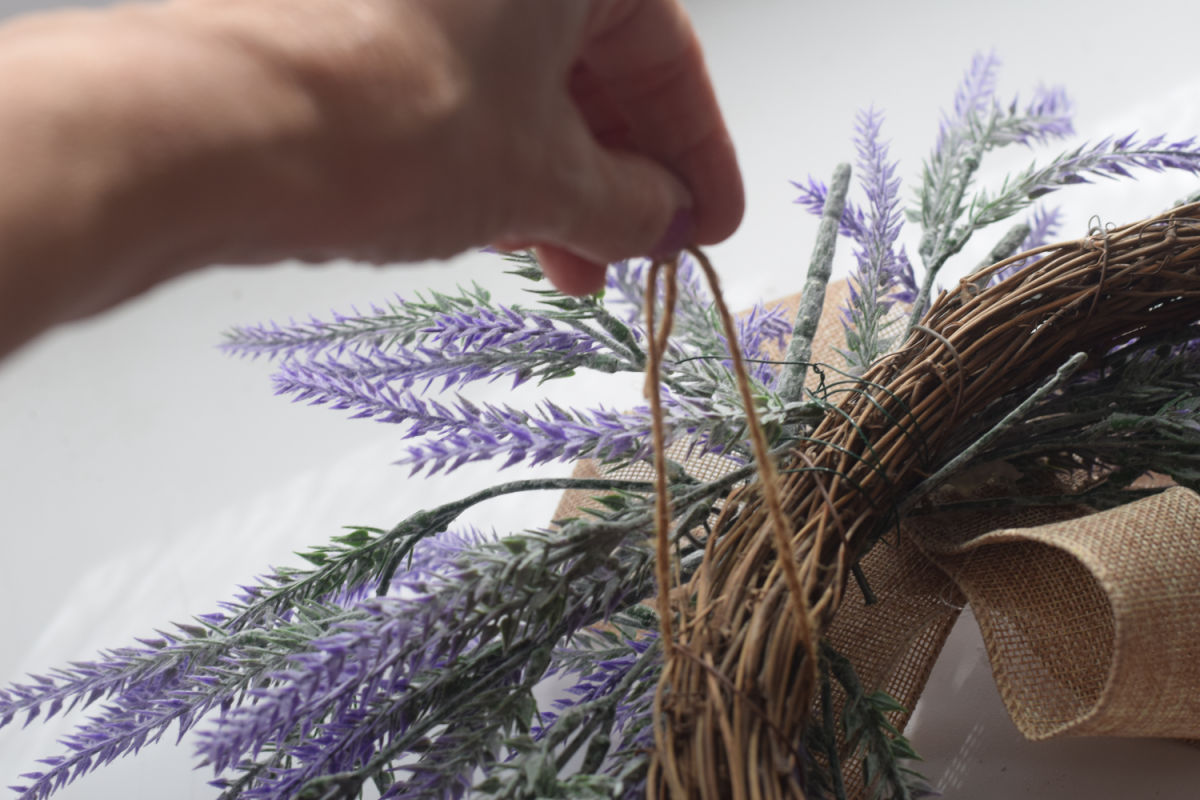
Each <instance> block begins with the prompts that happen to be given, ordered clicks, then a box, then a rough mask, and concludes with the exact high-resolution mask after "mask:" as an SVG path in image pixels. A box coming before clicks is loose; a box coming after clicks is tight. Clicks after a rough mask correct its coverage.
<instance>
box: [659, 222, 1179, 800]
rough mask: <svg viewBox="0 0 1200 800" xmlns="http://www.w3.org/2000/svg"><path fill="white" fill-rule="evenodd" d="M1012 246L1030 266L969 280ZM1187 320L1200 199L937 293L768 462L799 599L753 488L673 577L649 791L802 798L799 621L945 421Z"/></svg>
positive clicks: (879, 521) (807, 692) (826, 608)
mask: <svg viewBox="0 0 1200 800" xmlns="http://www.w3.org/2000/svg"><path fill="white" fill-rule="evenodd" d="M1023 259H1030V260H1032V261H1033V264H1032V266H1030V267H1027V268H1025V269H1023V270H1021V271H1019V272H1017V273H1016V274H1015V275H1013V276H1012V277H1010V278H1008V279H1007V280H1005V281H1003V282H1001V283H999V284H997V285H995V286H992V287H989V288H986V289H983V290H979V289H977V287H979V286H984V285H986V283H987V279H988V277H989V276H990V275H992V274H994V273H996V272H997V271H999V270H1001V269H1003V268H1004V267H1005V266H1007V265H1009V264H1011V263H1014V262H1016V261H1018V260H1023ZM1197 319H1200V204H1192V205H1187V206H1183V207H1180V208H1177V209H1175V210H1173V211H1171V212H1168V213H1167V214H1164V215H1162V216H1160V217H1156V218H1154V219H1150V220H1147V221H1144V222H1140V223H1136V224H1133V225H1129V226H1126V227H1123V228H1119V229H1115V230H1111V231H1107V232H1105V231H1097V232H1095V233H1093V235H1090V236H1088V237H1087V238H1084V239H1082V240H1079V241H1075V242H1069V243H1065V244H1059V245H1053V246H1048V247H1044V248H1040V249H1039V250H1035V251H1032V252H1030V253H1022V254H1019V255H1017V256H1014V257H1013V258H1012V259H1009V260H1008V261H1005V262H1001V263H999V264H996V265H993V266H991V267H989V268H987V269H985V270H983V271H981V272H980V273H977V274H975V275H972V276H970V277H969V278H967V279H964V280H963V281H962V282H961V284H960V288H959V289H958V290H956V291H952V292H947V293H945V294H943V295H942V296H941V297H940V298H939V299H938V301H937V302H936V303H935V304H934V306H933V308H932V309H931V310H930V311H929V312H928V313H927V314H926V315H925V317H924V318H923V319H922V321H921V324H920V325H918V326H916V327H915V328H914V329H913V331H912V333H911V335H910V336H909V338H908V340H907V341H906V342H905V343H904V345H903V347H902V348H900V349H899V350H898V351H896V352H894V353H892V354H890V355H888V356H887V357H885V358H883V359H881V360H880V361H879V362H877V363H876V364H875V365H874V366H873V367H872V368H871V369H870V370H869V371H868V372H867V373H866V375H864V376H863V377H862V379H861V380H860V381H859V382H858V384H857V385H856V386H854V387H853V390H848V391H846V393H845V394H844V396H843V400H842V401H841V402H840V403H839V404H837V405H834V406H831V407H830V410H829V413H828V414H827V415H826V416H825V418H824V421H823V422H821V423H820V424H819V425H818V426H817V428H816V430H815V431H814V432H813V433H812V434H811V435H810V436H809V437H808V438H807V439H805V440H803V441H802V442H801V443H799V444H798V445H797V446H796V447H795V448H793V449H792V450H791V452H790V453H789V454H788V455H787V456H786V457H784V458H783V459H782V460H781V463H780V464H779V479H778V480H779V483H778V486H779V489H780V493H781V497H782V502H783V508H784V511H785V513H786V515H787V517H788V519H789V520H790V528H791V530H790V534H791V536H790V538H791V545H792V553H791V555H792V557H793V558H794V560H795V561H794V563H795V564H796V565H797V567H798V569H799V572H800V578H801V583H802V586H803V591H804V593H805V597H804V601H805V602H804V603H803V604H796V603H795V602H794V598H792V597H790V595H789V591H788V586H787V582H786V580H785V576H784V572H783V570H782V569H781V568H780V565H779V559H778V558H777V555H778V553H777V549H776V546H775V535H774V532H773V531H772V528H771V526H770V524H769V522H768V516H767V512H766V510H765V508H764V505H763V503H762V501H761V499H759V493H758V492H757V491H756V489H755V487H753V486H751V487H750V488H748V489H746V490H743V491H742V492H740V493H739V494H738V495H737V496H735V497H734V498H731V500H732V501H731V502H728V503H726V504H725V506H724V511H723V514H722V517H721V518H720V519H719V521H718V525H717V526H716V528H715V529H714V530H715V534H716V535H715V536H713V537H712V539H711V540H710V544H709V547H708V550H707V552H706V554H705V558H704V562H703V564H702V566H701V568H700V569H699V571H698V572H697V573H696V574H695V575H694V577H693V578H692V579H691V581H690V582H689V583H688V585H687V586H686V587H685V590H684V592H683V593H682V594H683V596H684V597H686V602H683V603H681V604H680V606H681V608H680V609H679V624H678V626H677V627H676V634H675V642H674V646H673V647H671V648H669V650H670V654H669V656H668V659H667V663H666V665H665V667H664V672H663V677H662V681H661V683H660V686H659V692H660V707H661V709H662V719H660V720H659V721H658V724H659V725H660V726H661V737H660V739H659V741H660V747H659V749H658V751H657V752H656V753H655V757H654V761H653V764H652V770H651V780H650V782H649V787H650V792H651V794H657V795H660V796H661V795H665V794H667V793H678V792H680V791H682V792H684V793H685V794H686V795H687V796H694V797H703V798H785V797H786V798H797V797H803V789H802V785H801V781H802V764H801V754H800V753H798V752H797V750H796V748H797V743H798V742H800V741H802V738H803V732H804V729H805V726H806V724H807V723H808V718H809V714H810V709H811V708H812V707H813V700H814V693H815V691H816V681H815V676H816V665H815V664H813V663H812V658H811V653H813V652H815V642H813V641H810V640H809V637H811V636H813V635H817V636H819V635H820V634H821V633H822V632H823V631H825V630H826V629H827V628H828V625H829V623H830V621H831V620H832V618H833V616H834V614H835V613H836V611H837V609H838V606H839V605H840V603H841V599H842V595H843V592H844V590H845V587H846V581H847V576H848V575H849V574H850V569H851V567H852V566H853V565H854V564H855V563H857V561H858V559H859V558H860V557H861V556H862V555H863V553H865V552H866V551H867V550H868V549H869V548H870V546H871V545H872V544H873V543H874V541H875V540H876V539H878V538H879V536H880V535H881V534H882V533H883V532H884V531H885V530H886V529H887V528H888V526H889V524H890V523H891V522H893V521H894V516H895V514H894V512H895V509H896V508H897V507H898V506H899V505H900V504H901V503H902V502H903V501H904V499H905V498H906V495H907V494H908V493H910V492H912V490H913V489H914V487H916V486H917V485H918V484H920V483H921V481H922V480H924V479H925V478H927V477H928V476H929V475H930V474H932V473H933V472H934V471H935V470H936V469H937V468H938V467H939V466H941V465H942V464H944V463H945V462H946V461H948V460H949V459H950V458H951V457H953V456H954V455H955V453H954V452H953V451H952V449H951V448H950V447H948V443H949V442H951V441H952V440H953V438H954V437H953V434H954V433H955V431H956V429H958V428H959V427H960V426H961V425H962V424H963V423H964V422H965V421H967V420H969V419H971V417H972V416H974V415H976V414H978V413H980V412H981V411H983V410H984V408H985V407H987V406H988V405H989V404H992V403H993V402H994V401H995V400H996V399H997V398H1001V397H1006V396H1014V393H1017V392H1018V391H1019V390H1026V393H1028V391H1029V390H1032V388H1033V387H1034V386H1035V385H1037V384H1038V383H1040V382H1042V381H1044V380H1045V379H1046V378H1047V377H1048V376H1050V375H1052V374H1053V373H1054V372H1055V371H1056V370H1057V369H1058V368H1059V367H1061V366H1062V365H1063V364H1064V362H1066V361H1067V360H1068V359H1069V358H1070V357H1071V356H1073V355H1074V354H1076V353H1084V354H1086V355H1087V356H1088V357H1089V358H1093V357H1096V356H1099V355H1102V354H1103V353H1105V352H1107V351H1108V350H1109V349H1111V348H1112V347H1113V346H1114V345H1115V344H1117V343H1120V342H1126V341H1128V340H1130V339H1134V338H1137V337H1144V336H1150V335H1153V334H1157V333H1162V332H1165V331H1170V330H1173V329H1177V328H1180V327H1182V326H1185V325H1187V324H1190V323H1192V322H1194V321H1196V320H1197ZM798 605H803V606H804V607H806V608H807V609H808V615H809V618H808V619H806V620H801V619H798V618H797V612H796V611H795V609H796V608H797V607H798ZM805 632H811V633H808V634H807V636H806V634H805Z"/></svg>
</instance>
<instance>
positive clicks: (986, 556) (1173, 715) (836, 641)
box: [557, 285, 1200, 787]
mask: <svg viewBox="0 0 1200 800" xmlns="http://www.w3.org/2000/svg"><path fill="white" fill-rule="evenodd" d="M844 291H845V290H844V285H843V286H842V288H841V290H840V291H838V290H836V289H835V288H831V291H830V295H829V297H828V298H827V299H826V313H825V315H824V319H825V320H827V321H829V320H833V322H832V323H829V322H827V323H825V324H823V325H822V329H821V330H820V331H819V332H818V335H817V337H816V339H815V341H814V348H813V352H814V360H816V361H831V362H835V363H836V359H837V358H838V356H837V355H836V352H835V351H834V348H835V347H836V346H837V344H838V343H839V339H840V325H839V324H838V323H837V322H836V320H837V312H836V305H837V304H838V303H839V302H840V300H841V298H842V297H843V296H844ZM797 302H798V299H797V298H794V297H793V298H788V299H786V300H784V301H781V305H783V306H784V307H786V308H788V309H789V310H790V311H792V312H794V310H795V308H796V305H797ZM673 455H674V456H675V457H677V459H678V460H681V461H684V462H685V464H686V466H687V468H688V469H689V471H690V472H691V473H692V474H693V475H695V476H696V477H697V478H699V479H701V480H710V479H712V478H715V477H717V476H719V475H720V474H721V473H723V472H724V471H726V470H727V469H728V468H729V467H728V465H727V463H726V462H724V461H723V460H722V459H719V458H715V457H712V456H708V457H704V458H701V459H690V460H689V459H686V458H685V457H684V453H682V452H681V451H676V452H675V453H673ZM597 469H598V468H597V466H596V465H595V464H593V463H588V462H585V463H583V464H581V465H580V466H579V468H578V470H577V474H580V475H595V474H596V473H597ZM648 473H649V468H648V467H643V466H634V467H630V468H627V469H624V470H621V471H620V472H619V473H618V474H619V475H620V476H621V477H628V478H632V479H641V480H644V479H646V478H647V477H648ZM958 491H962V489H961V488H959V490H958ZM586 502H587V498H586V496H584V495H580V494H578V493H570V492H569V493H567V494H566V495H565V496H564V498H563V500H562V503H561V504H560V506H559V509H558V513H557V517H558V518H565V517H569V516H573V515H575V514H576V513H577V512H578V510H579V508H580V506H581V505H583V504H585V503H586ZM862 567H863V571H864V573H865V576H866V579H867V581H868V583H869V585H870V586H871V588H872V590H873V593H874V595H875V598H876V602H874V603H872V604H867V603H866V602H865V600H864V599H863V597H862V596H861V595H860V594H858V593H855V592H853V591H849V592H848V593H847V598H846V600H845V601H844V602H843V604H842V607H841V609H840V611H839V612H838V615H837V617H836V618H835V621H834V624H833V625H832V627H831V628H830V630H829V631H828V638H829V640H830V642H831V644H833V646H834V647H835V648H837V649H838V650H839V651H840V652H842V653H843V654H845V655H846V656H848V657H849V658H850V660H851V662H852V663H853V664H854V666H855V668H856V670H857V672H858V674H859V678H860V680H861V681H862V683H863V685H864V686H866V687H867V688H868V690H882V691H885V692H887V693H888V694H890V695H891V696H893V697H895V698H896V699H897V700H899V701H900V702H901V703H902V704H903V705H904V706H905V707H906V708H909V709H911V708H913V706H914V705H915V704H916V701H917V699H918V698H919V697H920V695H921V692H922V690H923V688H924V686H925V683H926V681H927V679H928V677H929V673H930V671H931V670H932V668H933V664H934V662H935V661H936V660H937V657H938V655H939V653H940V652H941V650H942V647H943V645H944V643H945V640H946V637H947V636H948V634H949V632H950V629H951V628H952V627H953V625H954V622H955V621H956V619H957V618H958V615H959V613H960V612H961V610H962V608H963V607H964V605H965V604H966V603H970V605H971V607H972V609H973V610H974V613H975V618H976V619H977V621H978V623H979V627H980V629H981V632H982V634H983V639H984V642H985V644H986V646H987V652H988V657H989V659H990V661H991V665H992V669H993V672H994V674H995V679H996V683H997V685H998V687H999V689H1000V695H1001V697H1002V698H1003V700H1004V703H1005V705H1006V706H1007V708H1008V712H1009V714H1010V715H1011V717H1012V719H1013V721H1014V722H1015V723H1016V725H1017V727H1018V729H1019V730H1020V731H1021V733H1022V734H1024V735H1025V736H1026V737H1028V738H1030V739H1046V738H1050V737H1053V736H1061V735H1067V734H1071V735H1078V736H1095V735H1113V736H1140V737H1163V738H1186V739H1196V738H1200V495H1197V494H1196V493H1194V492H1191V491H1189V490H1186V489H1182V488H1171V489H1168V490H1166V491H1164V492H1163V493H1161V494H1158V495H1154V496H1152V497H1149V498H1147V499H1144V500H1140V501H1138V502H1134V503H1130V504H1129V505H1126V506H1122V507H1119V508H1116V509H1112V510H1110V511H1105V512H1102V513H1092V511H1091V510H1090V509H1088V508H1085V507H1081V506H1079V507H1069V508H1064V507H1053V508H1052V507H1021V506H1016V505H1014V506H1012V507H1007V508H1000V509H996V510H989V511H987V512H969V513H963V512H959V513H936V514H930V515H925V516H920V517H913V518H910V519H908V520H906V521H905V522H904V523H903V524H902V525H901V529H900V531H899V532H898V534H897V535H896V536H895V537H890V536H889V537H887V538H885V540H884V541H883V542H881V543H880V544H879V545H877V546H876V547H875V548H874V549H873V550H872V551H871V552H870V553H869V554H868V555H867V556H866V557H865V558H864V559H863V562H862ZM893 721H894V722H895V723H896V724H897V725H898V726H899V727H900V728H903V726H904V724H905V723H906V722H907V715H906V714H897V715H895V719H894V720H893ZM854 777H855V776H851V784H853V783H854V780H853V778H854ZM859 786H860V787H861V784H859Z"/></svg>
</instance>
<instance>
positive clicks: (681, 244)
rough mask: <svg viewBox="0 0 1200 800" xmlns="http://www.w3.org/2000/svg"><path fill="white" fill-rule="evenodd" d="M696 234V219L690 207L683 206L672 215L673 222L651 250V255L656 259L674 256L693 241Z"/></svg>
mask: <svg viewBox="0 0 1200 800" xmlns="http://www.w3.org/2000/svg"><path fill="white" fill-rule="evenodd" d="M695 235H696V220H695V218H694V217H693V216H692V210H691V209H690V208H681V209H679V210H678V211H676V212H675V216H673V217H671V224H670V225H668V226H667V231H666V233H664V234H663V236H662V238H661V239H659V240H658V244H656V245H655V246H654V248H653V249H652V250H651V251H650V257H651V258H656V259H668V258H674V257H675V256H676V255H677V254H678V253H679V251H680V250H682V249H683V248H685V247H687V246H688V245H690V244H691V243H692V239H693V238H694V237H695Z"/></svg>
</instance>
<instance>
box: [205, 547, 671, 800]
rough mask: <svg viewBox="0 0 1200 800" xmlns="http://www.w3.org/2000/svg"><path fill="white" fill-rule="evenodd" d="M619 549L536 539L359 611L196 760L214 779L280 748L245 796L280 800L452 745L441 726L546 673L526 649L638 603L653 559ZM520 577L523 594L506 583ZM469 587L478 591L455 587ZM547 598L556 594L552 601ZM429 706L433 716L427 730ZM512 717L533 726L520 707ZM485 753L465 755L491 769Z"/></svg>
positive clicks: (223, 726)
mask: <svg viewBox="0 0 1200 800" xmlns="http://www.w3.org/2000/svg"><path fill="white" fill-rule="evenodd" d="M624 535H628V531H625V532H624V533H622V534H621V536H622V537H623V536H624ZM614 547H615V548H617V550H618V551H619V550H620V539H616V540H614V539H613V538H611V536H609V537H607V538H606V537H605V536H599V537H598V536H596V535H595V534H594V533H592V532H590V531H586V532H585V531H581V532H579V533H578V534H576V535H575V536H574V537H571V536H567V537H563V536H562V535H560V534H555V533H550V532H542V533H537V532H531V533H527V534H525V535H524V536H523V538H522V539H521V541H520V542H519V543H518V542H516V541H515V540H513V541H502V542H499V543H496V544H494V545H489V546H485V547H483V548H480V549H479V550H477V551H476V552H475V554H474V556H473V558H472V559H469V560H468V559H461V560H460V561H459V562H458V564H457V566H456V570H457V572H455V570H448V571H443V572H442V573H440V574H438V575H437V576H435V577H433V578H431V579H429V580H418V579H411V580H407V581H406V582H405V586H404V591H403V592H402V593H401V595H400V596H396V597H383V598H375V599H372V600H369V601H367V602H364V603H363V604H361V605H360V606H359V609H360V610H362V611H364V612H366V616H365V617H364V618H362V619H356V620H353V621H350V622H347V623H345V624H343V625H341V626H339V627H338V628H337V629H335V630H334V631H332V632H331V633H329V634H327V635H325V636H323V637H320V638H317V639H314V640H312V641H310V642H309V643H308V646H307V648H306V649H305V650H304V651H303V652H300V653H298V654H296V655H294V656H292V658H291V665H290V666H289V667H288V668H287V669H284V670H280V671H278V672H276V673H274V674H273V676H272V681H273V684H274V685H273V686H271V687H269V688H262V689H254V690H252V691H251V694H252V696H253V697H254V700H255V702H254V704H253V705H247V706H242V707H240V708H236V709H232V710H230V711H228V712H227V713H225V714H223V715H222V716H221V718H220V719H219V720H218V721H217V724H216V726H215V727H214V728H213V729H211V730H209V731H206V732H204V733H202V735H201V738H200V743H199V752H200V754H201V756H202V757H203V758H204V759H205V763H207V764H209V765H211V766H213V767H214V768H215V769H217V770H218V771H219V770H223V769H227V768H229V767H232V766H235V765H238V764H240V763H242V762H243V759H244V758H255V757H257V755H258V754H259V752H260V751H261V750H262V749H263V748H264V747H266V746H267V745H270V746H272V747H274V748H276V755H277V756H278V755H282V756H283V758H285V759H286V764H283V763H280V764H278V765H273V766H272V767H271V768H270V769H269V770H267V771H265V772H264V773H263V774H262V775H260V776H258V777H257V778H256V781H257V786H256V787H255V789H254V790H253V792H252V793H249V794H246V795H245V796H247V797H262V798H268V797H270V798H284V797H291V796H293V795H294V794H295V793H296V791H298V790H299V789H300V787H302V786H304V785H305V784H306V783H307V782H308V781H310V780H313V779H315V778H320V777H321V776H325V775H330V774H335V773H338V772H343V771H345V770H349V769H353V768H355V767H356V766H357V765H360V764H362V763H363V762H364V761H365V760H367V759H370V758H374V757H383V758H385V759H387V760H390V759H392V758H394V757H399V756H400V755H402V754H404V753H408V752H415V751H418V750H420V749H421V748H422V747H424V745H422V744H421V742H422V741H423V740H424V737H425V736H426V735H427V734H429V733H431V732H433V729H434V728H440V727H441V725H443V724H448V725H449V727H447V728H446V732H447V733H449V734H451V735H453V734H454V731H455V727H454V725H455V724H458V723H450V722H448V720H458V719H462V720H464V722H465V721H466V720H470V719H472V718H476V717H477V716H478V715H480V714H482V713H484V712H483V711H482V710H480V709H476V708H475V707H474V706H475V705H476V704H487V705H490V706H491V708H490V709H489V712H490V713H492V715H493V716H494V712H495V708H494V706H495V704H496V703H497V702H504V701H503V700H498V699H497V698H509V702H511V698H513V697H518V698H519V695H520V691H521V687H526V689H527V688H529V687H531V686H532V685H533V684H534V683H535V682H536V681H537V680H539V679H540V678H541V676H542V673H543V672H544V663H543V666H542V667H538V666H536V664H537V659H536V658H534V657H533V654H532V653H531V652H530V648H538V647H541V646H542V645H541V644H539V643H541V642H546V641H550V642H553V641H557V640H560V639H561V638H563V637H564V636H568V635H570V634H571V633H573V632H574V631H575V630H578V629H579V628H580V627H582V626H584V625H587V624H591V623H593V622H595V621H596V620H597V619H599V618H603V616H606V615H607V614H610V613H612V612H613V611H614V610H615V609H616V608H617V607H620V606H621V605H623V604H626V603H628V602H629V601H630V599H631V598H633V597H636V596H640V593H642V592H644V591H646V587H647V586H648V585H649V583H648V582H649V581H651V580H652V570H651V566H650V565H651V563H652V558H651V556H650V553H649V551H648V550H646V549H645V548H644V547H639V548H637V549H636V550H630V551H629V553H630V556H628V557H627V556H621V555H619V554H618V553H617V552H614ZM630 557H632V558H633V559H634V561H630V560H629V559H630ZM635 562H636V566H635ZM514 570H515V571H516V574H517V575H520V576H521V577H522V578H523V580H521V581H518V582H516V583H514V582H513V580H512V578H515V577H516V575H513V576H510V573H513V571H514ZM468 574H471V575H474V576H476V577H477V578H479V580H475V581H466V580H462V578H463V577H465V576H466V575H468ZM549 585H558V586H561V588H562V592H561V593H556V592H549V591H547V590H546V587H547V586H549ZM597 595H599V603H597ZM449 664H454V665H455V669H454V670H450V669H447V666H448V665H449ZM468 687H469V688H468ZM431 704H434V705H436V706H437V707H438V708H439V710H440V715H433V716H431ZM446 704H449V705H446ZM487 705H485V706H484V707H487ZM511 713H513V714H514V715H516V716H517V717H518V718H519V717H521V716H523V715H526V714H528V713H529V712H528V711H527V709H526V707H525V706H524V705H522V704H521V703H519V702H517V703H514V704H513V709H512V712H511ZM431 726H432V727H431ZM483 741H484V742H485V743H486V742H487V741H491V740H490V738H489V737H484V740H483ZM480 747H484V745H477V746H476V747H475V748H474V749H472V750H471V752H470V753H469V754H468V755H470V756H471V757H472V758H475V759H478V758H479V757H480V756H481V755H486V753H483V752H482V750H480V749H479V748H480ZM484 749H486V747H484ZM435 757H436V756H435ZM272 758H273V759H274V758H276V756H272ZM273 764H274V762H273ZM467 766H468V767H471V766H473V765H467Z"/></svg>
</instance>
